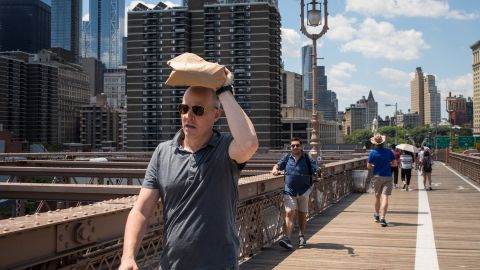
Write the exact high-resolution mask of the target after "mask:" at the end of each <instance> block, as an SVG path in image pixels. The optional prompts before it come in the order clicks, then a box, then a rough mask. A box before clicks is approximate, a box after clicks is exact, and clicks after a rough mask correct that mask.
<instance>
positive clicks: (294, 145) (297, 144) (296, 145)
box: [290, 143, 302, 148]
mask: <svg viewBox="0 0 480 270" xmlns="http://www.w3.org/2000/svg"><path fill="white" fill-rule="evenodd" d="M300 146H302V145H301V144H299V143H294V144H291V145H290V147H292V148H297V147H300Z"/></svg>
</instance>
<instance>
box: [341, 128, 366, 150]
mask: <svg viewBox="0 0 480 270" xmlns="http://www.w3.org/2000/svg"><path fill="white" fill-rule="evenodd" d="M371 137H372V131H371V130H370V129H367V128H364V129H357V130H355V131H353V132H352V134H351V135H347V136H345V143H347V144H360V145H362V146H365V147H367V148H370V138H371Z"/></svg>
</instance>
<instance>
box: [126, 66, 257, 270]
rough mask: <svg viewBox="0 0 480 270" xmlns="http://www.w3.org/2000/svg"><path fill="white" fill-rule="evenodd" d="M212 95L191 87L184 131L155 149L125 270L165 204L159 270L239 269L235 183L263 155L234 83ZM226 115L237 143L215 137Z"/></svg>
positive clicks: (132, 224) (130, 223) (133, 219)
mask: <svg viewBox="0 0 480 270" xmlns="http://www.w3.org/2000/svg"><path fill="white" fill-rule="evenodd" d="M226 76H227V79H226V82H225V85H224V86H223V87H221V88H220V89H218V90H216V92H215V91H213V90H212V89H207V88H202V87H189V88H188V89H187V91H185V94H184V96H183V101H182V104H180V105H179V112H180V115H181V119H182V129H181V130H180V131H178V133H177V134H176V135H175V137H174V138H173V139H172V140H170V141H166V142H163V143H161V144H159V145H158V147H157V148H156V150H155V152H154V153H153V155H152V158H151V160H150V163H149V165H148V169H147V172H146V175H145V180H144V182H143V186H142V189H141V190H140V194H139V196H138V199H137V202H136V203H135V205H134V206H133V208H132V210H131V211H130V214H129V216H128V220H127V225H126V228H125V241H124V248H123V255H122V262H121V266H120V269H122V270H123V269H138V267H137V265H136V263H135V254H136V252H137V251H138V248H139V245H140V243H141V240H142V238H143V235H144V234H145V231H146V224H147V222H148V219H149V217H150V216H151V214H152V212H153V210H154V209H155V206H156V204H157V202H158V199H159V198H160V199H161V200H162V202H163V215H164V230H163V252H162V256H161V258H160V269H212V270H213V269H215V270H217V269H237V268H238V252H239V241H238V238H237V228H236V226H235V215H236V206H237V205H236V201H237V197H238V189H237V184H238V178H239V175H240V170H241V168H242V167H243V166H242V165H243V164H244V163H245V162H246V161H247V160H249V159H250V158H251V157H252V156H253V154H254V153H255V152H256V150H257V148H258V139H257V136H256V133H255V129H254V127H253V125H252V122H251V121H250V119H249V118H248V116H247V115H246V114H245V113H244V112H243V110H242V109H241V108H240V106H239V105H238V103H237V102H236V101H235V98H234V96H233V92H232V91H231V86H230V85H231V83H232V80H233V75H232V74H231V72H230V71H228V70H227V71H226ZM220 103H221V105H222V107H223V110H224V111H225V115H226V118H227V121H228V126H229V128H230V131H231V133H232V135H224V134H221V133H220V132H218V131H216V130H214V129H213V126H214V124H215V122H216V121H217V120H218V119H219V118H220V116H221V110H220V108H219V106H220Z"/></svg>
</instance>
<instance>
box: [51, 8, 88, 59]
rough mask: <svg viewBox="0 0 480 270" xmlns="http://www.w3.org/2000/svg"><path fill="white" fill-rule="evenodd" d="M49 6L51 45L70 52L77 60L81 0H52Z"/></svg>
mask: <svg viewBox="0 0 480 270" xmlns="http://www.w3.org/2000/svg"><path fill="white" fill-rule="evenodd" d="M51 8H52V24H51V25H52V37H51V46H52V47H58V48H63V49H65V50H68V51H70V52H72V53H73V55H74V57H75V61H77V62H78V56H79V54H80V52H79V47H80V23H81V16H82V0H52V6H51Z"/></svg>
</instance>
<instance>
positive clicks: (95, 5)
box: [88, 0, 125, 68]
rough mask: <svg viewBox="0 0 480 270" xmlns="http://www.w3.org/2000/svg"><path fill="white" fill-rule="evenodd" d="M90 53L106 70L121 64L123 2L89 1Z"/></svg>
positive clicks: (113, 0)
mask: <svg viewBox="0 0 480 270" xmlns="http://www.w3.org/2000/svg"><path fill="white" fill-rule="evenodd" d="M89 9H90V13H89V15H90V37H91V43H90V53H88V56H90V57H95V58H96V59H98V60H100V61H102V63H104V64H105V66H106V68H117V67H118V66H121V65H122V64H123V59H122V57H123V36H125V0H90V5H89Z"/></svg>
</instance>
